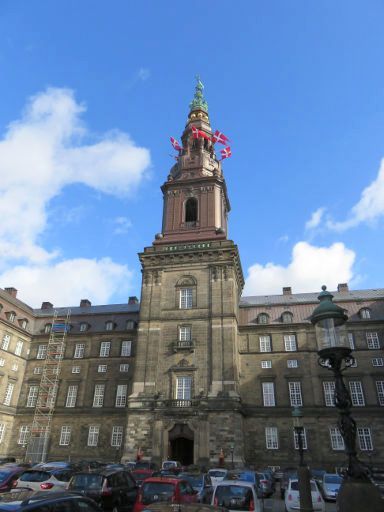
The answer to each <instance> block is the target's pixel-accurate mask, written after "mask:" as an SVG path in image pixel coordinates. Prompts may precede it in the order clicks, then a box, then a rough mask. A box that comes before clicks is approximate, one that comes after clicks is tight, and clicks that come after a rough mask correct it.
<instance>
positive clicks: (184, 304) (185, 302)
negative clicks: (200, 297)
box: [179, 288, 193, 309]
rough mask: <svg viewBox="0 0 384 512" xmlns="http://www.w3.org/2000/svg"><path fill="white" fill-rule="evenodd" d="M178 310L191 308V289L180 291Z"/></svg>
mask: <svg viewBox="0 0 384 512" xmlns="http://www.w3.org/2000/svg"><path fill="white" fill-rule="evenodd" d="M179 293H180V301H179V307H180V309H191V308H192V306H193V293H192V288H181V289H180V291H179Z"/></svg>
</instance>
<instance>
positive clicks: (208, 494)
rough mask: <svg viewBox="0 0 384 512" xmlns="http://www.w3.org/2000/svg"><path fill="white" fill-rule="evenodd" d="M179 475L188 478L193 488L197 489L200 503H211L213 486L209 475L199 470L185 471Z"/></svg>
mask: <svg viewBox="0 0 384 512" xmlns="http://www.w3.org/2000/svg"><path fill="white" fill-rule="evenodd" d="M177 476H178V478H182V479H184V480H187V481H188V482H189V483H190V484H191V485H192V487H193V489H194V490H195V491H197V501H199V502H200V503H211V498H212V492H213V487H212V481H211V477H210V476H209V475H207V474H204V473H197V472H183V473H179V474H178V475H177Z"/></svg>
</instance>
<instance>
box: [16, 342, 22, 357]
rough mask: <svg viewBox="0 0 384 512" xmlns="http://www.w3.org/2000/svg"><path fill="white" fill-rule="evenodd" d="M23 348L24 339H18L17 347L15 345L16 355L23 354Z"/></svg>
mask: <svg viewBox="0 0 384 512" xmlns="http://www.w3.org/2000/svg"><path fill="white" fill-rule="evenodd" d="M22 350H23V341H22V340H18V341H17V343H16V347H15V355H16V356H21V352H22Z"/></svg>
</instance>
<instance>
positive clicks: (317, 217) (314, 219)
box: [305, 208, 325, 230]
mask: <svg viewBox="0 0 384 512" xmlns="http://www.w3.org/2000/svg"><path fill="white" fill-rule="evenodd" d="M324 212H325V208H318V209H317V210H316V211H314V212H313V213H312V215H311V218H310V219H309V220H308V221H307V222H306V223H305V229H306V230H309V229H315V228H317V226H318V225H319V224H320V222H321V219H322V217H323V215H324Z"/></svg>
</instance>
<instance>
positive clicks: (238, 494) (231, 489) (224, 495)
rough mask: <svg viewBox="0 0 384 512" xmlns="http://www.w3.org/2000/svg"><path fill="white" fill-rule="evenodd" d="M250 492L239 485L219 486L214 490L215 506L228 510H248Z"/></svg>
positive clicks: (247, 488)
mask: <svg viewBox="0 0 384 512" xmlns="http://www.w3.org/2000/svg"><path fill="white" fill-rule="evenodd" d="M251 501H253V494H252V490H251V489H250V488H249V487H243V486H241V485H220V486H218V487H217V488H216V493H215V501H214V502H215V505H216V506H219V507H226V508H228V509H230V510H250V508H251V507H250V505H251Z"/></svg>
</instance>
